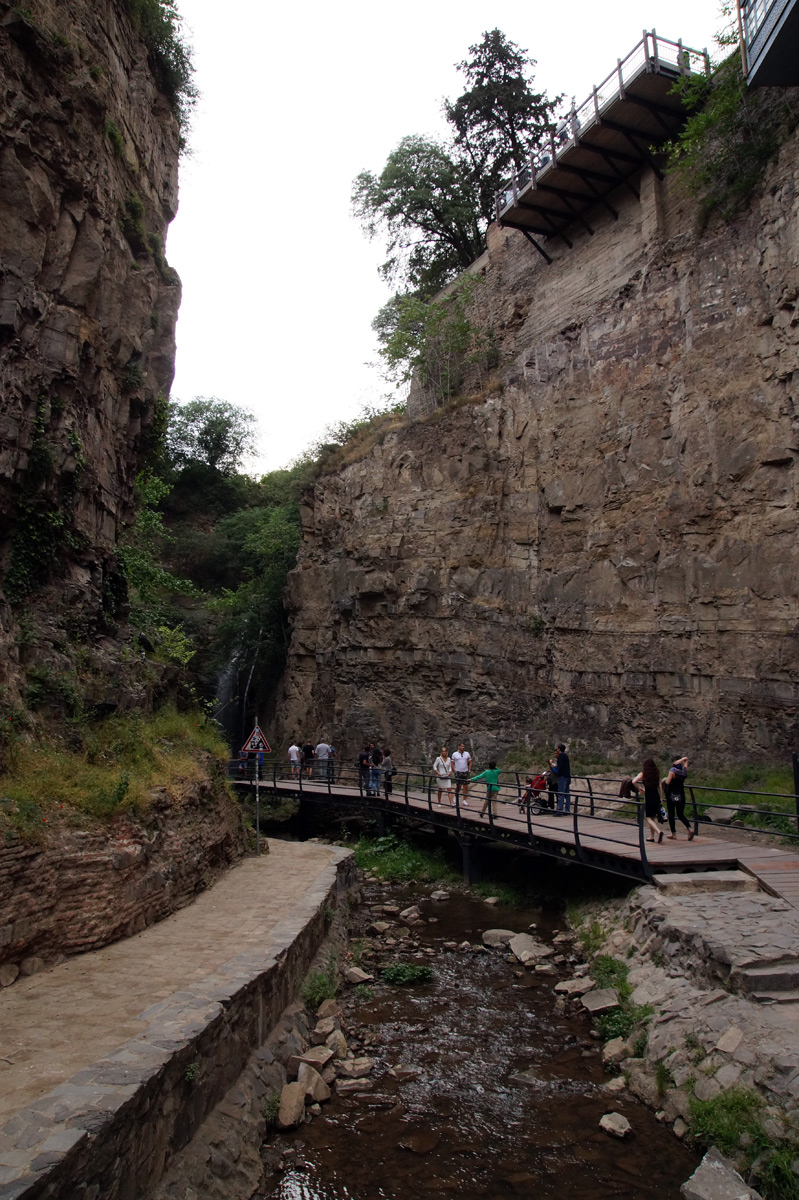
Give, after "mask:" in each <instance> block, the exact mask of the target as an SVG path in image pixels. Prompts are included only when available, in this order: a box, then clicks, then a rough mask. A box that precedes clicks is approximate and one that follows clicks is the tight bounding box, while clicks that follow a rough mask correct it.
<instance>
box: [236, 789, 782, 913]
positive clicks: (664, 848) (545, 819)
mask: <svg viewBox="0 0 799 1200" xmlns="http://www.w3.org/2000/svg"><path fill="white" fill-rule="evenodd" d="M243 786H248V785H243ZM277 786H278V788H279V790H280V792H281V793H284V794H285V793H286V792H294V793H295V794H299V790H300V789H299V784H298V783H297V781H296V780H295V779H288V778H286V779H278V780H277ZM613 786H614V787H615V786H616V784H614V785H613ZM262 789H263V791H264V793H266V794H267V795H268V793H269V790H270V789H271V781H267V782H266V783H264V784H263V785H262ZM302 791H303V792H304V793H307V794H316V795H317V796H318V795H327V792H328V788H327V784H325V783H322V782H321V781H316V780H311V779H308V780H303V784H302ZM575 791H576V789H573V791H572V796H573V797H574V795H575ZM435 794H436V793H435V788H434V789H433V798H432V803H431V802H430V800H428V797H427V795H426V793H425V792H424V791H422V790H420V789H419V790H417V789H409V792H408V804H407V806H406V804H405V795H404V782H403V785H402V787H400V786H398V785H397V783H396V780H395V790H394V795H393V796H392V802H393V803H394V804H396V806H397V807H398V808H400V809H403V810H406V808H409V809H410V810H412V811H413V813H414V815H418V816H423V815H425V814H429V815H432V816H433V818H435V817H436V816H442V815H443V816H450V817H457V818H458V819H459V820H460V822H461V824H460V825H459V828H462V829H464V830H468V828H469V827H470V826H471V827H473V828H475V829H486V827H488V825H489V821H488V817H487V816H485V817H481V816H480V808H481V806H482V803H483V798H484V796H485V791H484V789H483V787H482V786H481V785H480V784H474V785H472V787H470V789H469V797H470V799H469V802H468V807H464V806H463V803H462V802H461V803H460V807H459V808H458V809H457V810H454V809H453V808H450V806H449V805H448V804H445V805H444V806H443V807H442V806H440V805H437V804H436V803H435ZM337 795H338V796H342V797H344V796H346V797H350V798H357V797H359V796H360V793H359V790H358V788H357V787H351V786H347V785H344V784H333V785H332V794H331V798H332V799H335V797H336V796H337ZM452 795H453V797H454V790H453V792H452ZM593 799H594V807H595V812H596V816H594V817H591V816H589V815H584V814H588V813H589V812H590V809H589V802H588V798H587V796H586V795H580V797H579V805H578V822H577V834H576V835H575V825H574V818H573V814H572V816H570V817H558V816H555V815H554V813H542V814H540V815H539V816H531V817H530V818H529V823H528V818H527V815H526V813H520V812H519V810H518V807H517V805H516V803H515V802H513V801H510V802H503V803H499V804H497V803H495V805H494V809H495V813H496V816H495V817H494V827H495V828H496V829H498V830H503V829H507V830H510V831H512V832H514V833H516V834H517V835H522V836H523V835H524V834H525V832H526V833H527V834H532V835H533V836H534V837H535V838H543V839H545V840H546V841H548V842H551V843H552V844H553V850H555V849H557V848H558V847H564V848H565V851H566V852H568V850H569V849H571V848H573V847H574V846H575V845H576V844H577V842H578V839H579V844H580V845H581V846H582V847H583V848H584V849H585V850H587V851H592V852H595V853H596V852H599V853H601V854H604V855H610V856H613V857H615V858H618V859H624V860H626V861H628V862H631V861H636V862H639V861H640V858H641V854H640V845H639V840H638V826H637V824H636V823H635V822H634V821H632V820H630V819H629V818H626V819H625V818H621V817H620V816H619V810H620V809H621V808H623V807H624V805H625V803H626V802H625V801H620V800H619V799H618V797H617V796H614V795H611V794H610V793H607V794H604V795H603V794H602V793H600V792H598V791H596V790H595V792H594V796H593ZM365 803H368V800H367V801H365ZM699 828H700V830H701V829H702V826H701V825H700V826H699ZM720 831H721V827H719V826H713V836H708V835H706V834H703V833H699V834H697V836H696V837H695V838H694V839H693V841H690V842H689V841H688V839H687V837H686V836H685V833H684V830H683V829H682V827H680V833H679V835H678V838H677V839H676V840H674V841H672V840H669V838H668V837H666V836H664V839H663V841H662V842H661V843H657V842H655V843H651V842H649V841H647V843H646V846H645V849H646V856H647V860H648V862H649V864H650V866H651V868H652V870H653V871H654V872H662V871H704V870H713V869H717V870H718V869H720V868H722V867H725V866H736V865H737V866H739V867H741V868H743V869H744V870H746V871H749V873H750V874H752V875H754V876H756V878H757V879H759V880H760V883H761V885H762V886H763V887H764V888H765V890H766V891H769V892H772V893H773V894H774V895H776V896H780V897H782V898H783V899H784V900H787V901H788V902H789V903H790V904H793V905H795V906H796V907H797V908H799V854H797V853H795V852H793V851H791V850H780V849H777V848H772V847H769V846H768V845H751V844H749V843H746V842H738V841H736V840H735V838H734V835H733V834H732V831H730V834H729V835H728V834H727V832H726V830H725V831H724V833H723V834H722V835H721V836H719V834H720ZM664 832H665V833H668V826H666V827H665V828H664Z"/></svg>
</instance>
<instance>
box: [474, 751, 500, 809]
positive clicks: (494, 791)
mask: <svg viewBox="0 0 799 1200" xmlns="http://www.w3.org/2000/svg"><path fill="white" fill-rule="evenodd" d="M501 774H502V772H501V771H498V770H497V764H496V763H495V761H494V759H493V758H492V759H491V761H490V762H489V764H488V768H487V770H485V771H481V772H480V774H479V775H475V776H473V778H472V783H477V781H478V779H484V780H485V781H486V800H485V804H484V805H483V807H482V808H481V809H480V816H481V817H484V816H485V813H486V809H489V812H490V809H491V801H492V800H493V799H494V797H495V796H498V795H499V777H500V775H501Z"/></svg>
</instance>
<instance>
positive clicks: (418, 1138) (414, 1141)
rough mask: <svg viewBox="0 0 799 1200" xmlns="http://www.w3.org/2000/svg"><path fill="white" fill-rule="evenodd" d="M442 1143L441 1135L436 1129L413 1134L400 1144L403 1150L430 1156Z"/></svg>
mask: <svg viewBox="0 0 799 1200" xmlns="http://www.w3.org/2000/svg"><path fill="white" fill-rule="evenodd" d="M440 1141H441V1134H440V1133H438V1132H437V1131H436V1130H434V1129H424V1130H422V1132H421V1133H412V1134H411V1135H410V1136H409V1137H406V1138H405V1139H404V1140H403V1141H401V1142H399V1146H400V1147H401V1149H403V1150H412V1151H413V1153H414V1154H429V1153H430V1151H431V1150H435V1148H436V1146H437V1145H438V1143H439V1142H440Z"/></svg>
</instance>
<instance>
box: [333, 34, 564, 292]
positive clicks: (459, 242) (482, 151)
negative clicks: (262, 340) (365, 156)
mask: <svg viewBox="0 0 799 1200" xmlns="http://www.w3.org/2000/svg"><path fill="white" fill-rule="evenodd" d="M469 54H470V57H469V58H468V59H466V60H465V61H464V62H462V63H459V64H458V69H459V70H460V71H462V72H463V74H464V76H465V78H466V82H467V84H468V85H469V86H468V88H467V90H466V91H465V92H464V93H463V95H462V96H460V97H459V98H458V99H457V100H456V101H454V102H450V101H445V102H444V113H445V115H446V118H447V120H448V121H449V123H450V125H451V126H452V128H453V131H454V136H453V139H452V141H451V142H449V143H448V144H445V143H441V142H438V141H434V140H432V139H431V138H427V137H420V136H418V135H417V136H411V137H405V138H403V139H402V141H401V142H400V144H399V145H398V146H397V148H396V150H393V151H392V153H391V154H390V155H389V157H388V160H387V162H386V165H385V167H384V168H383V170H382V171H381V173H380V174H379V175H374V174H373V173H372V172H371V171H362V172H361V174H360V175H359V176H358V177H357V179H356V180H355V182H354V184H353V191H352V201H353V209H354V212H355V215H356V216H357V217H358V218H359V220H360V221H361V223H362V225H363V228H364V231H365V233H366V234H367V236H368V237H374V236H375V234H376V233H377V232H378V231H382V232H384V233H385V234H386V236H387V243H388V254H389V257H388V258H387V260H386V262H384V263H383V265H382V267H381V268H380V271H381V274H382V275H383V277H384V278H385V279H388V280H391V281H396V282H398V283H400V284H401V285H402V290H403V291H404V292H410V293H412V294H414V295H416V296H419V297H421V298H423V299H427V298H429V297H430V296H432V295H434V294H435V293H436V292H437V291H439V290H440V289H441V288H442V287H443V285H444V284H445V283H448V282H449V280H451V279H452V278H453V277H454V276H455V275H457V274H458V273H459V272H460V271H462V270H463V269H464V268H465V267H468V266H469V264H470V263H472V262H474V260H475V259H476V258H477V257H479V255H480V254H482V252H483V251H484V250H485V231H486V226H487V225H488V222H489V221H490V220H491V218H492V216H493V201H494V195H495V193H496V192H497V191H498V190H499V188H500V186H501V184H502V182H503V180H504V178H505V177H506V176H507V175H508V173H509V172H510V170H511V169H512V168H513V167H514V166H517V167H518V166H521V164H522V162H523V161H524V159H525V158H526V157H527V156H528V155H529V154H530V152H531V150H532V149H533V146H534V144H536V143H537V142H538V141H539V140H540V138H541V136H542V135H543V134H544V133H546V132H547V131H548V130H549V129H551V128H552V127H553V124H552V110H553V108H554V107H555V105H556V104H557V103H558V101H557V100H554V101H550V100H547V98H546V96H545V95H544V93H541V92H534V91H533V90H532V87H531V84H532V71H531V68H532V67H533V66H534V60H533V59H531V58H528V57H527V51H526V50H520V49H519V47H518V46H516V45H515V44H514V43H513V42H510V41H508V39H507V38H506V37H505V35H504V34H503V33H502V32H501V31H500V30H499V29H493V30H491V31H490V32H486V33H484V34H483V40H482V42H480V43H478V44H477V45H475V46H471V47H470V48H469Z"/></svg>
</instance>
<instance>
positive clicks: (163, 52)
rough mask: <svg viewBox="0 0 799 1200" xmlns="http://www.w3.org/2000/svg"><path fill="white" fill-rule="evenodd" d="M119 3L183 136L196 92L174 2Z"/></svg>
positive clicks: (127, 0)
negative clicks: (136, 31) (139, 42)
mask: <svg viewBox="0 0 799 1200" xmlns="http://www.w3.org/2000/svg"><path fill="white" fill-rule="evenodd" d="M123 3H124V5H125V7H126V9H127V11H128V14H129V15H130V18H131V20H132V22H133V25H134V27H135V28H136V29H137V30H138V32H139V34H140V35H141V37H142V40H143V41H144V43H145V45H146V46H147V49H148V51H149V57H150V67H151V69H152V71H153V74H154V75H155V79H156V82H157V84H158V86H159V88H160V89H161V91H162V92H163V93H164V95H165V96H166V97H167V98H168V99H169V102H170V104H171V105H172V110H173V112H174V113H175V116H176V117H177V119H178V122H179V124H180V127H181V129H182V130H183V131H184V132H185V129H186V127H187V125H188V123H189V118H190V116H191V112H192V109H193V108H194V105H195V103H196V102H197V97H198V91H197V87H196V85H195V83H194V66H193V64H192V60H191V50H190V49H189V46H188V43H187V41H186V38H185V35H184V33H183V29H182V21H181V17H180V14H179V12H178V10H177V5H176V4H175V0H123Z"/></svg>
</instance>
